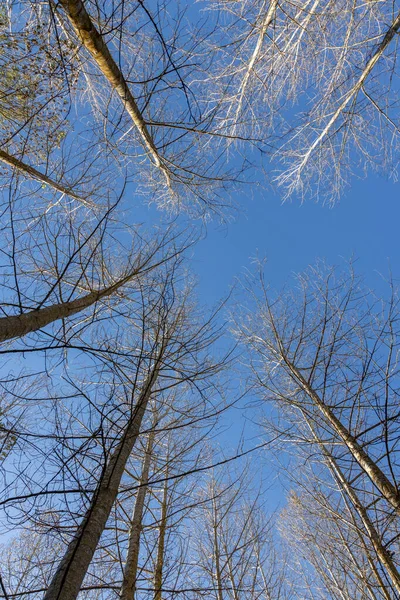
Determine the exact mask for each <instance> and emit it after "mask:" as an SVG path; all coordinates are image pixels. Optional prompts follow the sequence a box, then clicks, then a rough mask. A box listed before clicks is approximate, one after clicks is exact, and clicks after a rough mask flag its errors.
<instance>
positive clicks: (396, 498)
mask: <svg viewBox="0 0 400 600" xmlns="http://www.w3.org/2000/svg"><path fill="white" fill-rule="evenodd" d="M279 352H280V355H281V356H282V358H283V360H284V361H285V364H286V365H287V367H288V369H289V371H290V373H291V375H292V377H293V378H294V380H295V381H296V382H297V383H298V384H299V385H300V386H301V388H302V389H303V391H304V392H305V393H306V394H307V395H308V396H309V398H311V400H312V401H313V402H314V404H315V406H316V407H317V408H318V409H319V410H320V412H321V413H322V414H323V415H324V417H325V418H326V419H327V421H328V422H329V424H330V425H331V427H332V428H333V429H334V431H335V432H336V433H337V434H338V436H339V437H340V439H341V440H342V441H343V442H344V444H345V445H346V446H347V448H348V449H349V451H350V452H351V454H352V456H353V457H354V458H355V460H356V461H357V463H358V464H359V465H360V467H361V468H362V469H363V471H365V473H366V474H367V475H368V477H369V478H370V480H371V481H372V483H373V484H374V485H375V486H376V487H377V488H378V490H379V491H380V492H381V493H382V495H383V496H384V498H386V500H387V501H388V502H389V503H390V504H391V505H392V506H393V508H394V509H395V510H396V512H397V513H398V514H399V515H400V493H399V492H398V490H397V489H396V487H395V486H394V485H393V484H392V483H391V482H390V481H389V479H388V478H387V477H386V475H385V474H384V473H383V471H381V469H380V468H379V467H378V466H377V464H376V463H375V462H374V461H373V460H372V459H371V458H370V457H369V455H368V454H367V453H366V452H365V450H363V448H362V447H361V446H360V444H359V443H358V442H357V440H356V439H355V438H354V436H352V435H351V433H350V432H349V431H348V430H347V429H346V427H345V426H344V425H343V424H342V423H341V421H339V419H338V418H337V417H336V416H335V415H334V414H333V412H332V411H331V409H330V408H329V407H328V406H326V404H325V403H324V402H323V401H322V400H321V398H320V397H319V395H318V394H317V393H316V391H315V390H314V389H313V388H312V387H311V386H310V384H309V383H308V382H307V380H306V379H305V378H304V377H303V375H302V374H301V373H300V371H299V370H298V369H297V368H296V367H295V366H294V365H293V363H292V362H291V361H290V360H289V359H288V357H287V356H286V353H285V352H284V350H283V348H282V347H280V350H279Z"/></svg>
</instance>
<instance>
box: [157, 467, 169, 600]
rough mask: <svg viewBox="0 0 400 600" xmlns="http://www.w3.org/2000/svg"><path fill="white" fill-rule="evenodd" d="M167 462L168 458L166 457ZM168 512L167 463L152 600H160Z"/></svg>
mask: <svg viewBox="0 0 400 600" xmlns="http://www.w3.org/2000/svg"><path fill="white" fill-rule="evenodd" d="M167 460H168V457H167ZM167 510H168V462H167V468H166V471H165V483H164V491H163V499H162V505H161V520H160V527H159V534H158V548H157V562H156V568H155V570H154V600H162V592H161V590H162V584H163V568H164V554H165V534H166V531H167Z"/></svg>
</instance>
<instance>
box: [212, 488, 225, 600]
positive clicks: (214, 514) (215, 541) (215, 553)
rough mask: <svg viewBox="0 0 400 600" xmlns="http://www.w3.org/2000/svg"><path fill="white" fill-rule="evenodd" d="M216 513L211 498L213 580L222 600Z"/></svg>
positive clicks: (215, 507) (219, 598)
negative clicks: (213, 558)
mask: <svg viewBox="0 0 400 600" xmlns="http://www.w3.org/2000/svg"><path fill="white" fill-rule="evenodd" d="M217 520H218V512H217V505H216V502H215V498H213V534H214V557H215V578H216V580H217V597H218V600H223V596H222V574H221V556H220V548H219V540H218V523H217Z"/></svg>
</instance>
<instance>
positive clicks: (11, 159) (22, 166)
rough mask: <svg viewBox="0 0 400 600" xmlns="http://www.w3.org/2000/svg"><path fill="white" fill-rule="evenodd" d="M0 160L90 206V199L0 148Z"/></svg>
mask: <svg viewBox="0 0 400 600" xmlns="http://www.w3.org/2000/svg"><path fill="white" fill-rule="evenodd" d="M0 160H1V161H2V162H3V163H5V164H6V165H8V166H9V167H13V168H14V169H17V170H18V171H20V173H23V174H24V175H27V176H28V177H31V178H32V179H35V180H36V181H40V182H41V183H43V184H45V185H48V186H50V187H51V188H53V189H54V190H56V191H57V192H61V194H65V195H66V196H70V197H71V198H74V199H75V200H78V201H79V202H82V204H85V205H88V206H91V202H90V201H88V200H86V199H85V198H82V196H80V195H79V194H76V193H75V192H74V191H73V190H72V189H71V188H69V187H67V186H65V185H63V184H61V183H58V182H57V181H54V179H51V178H50V177H48V176H47V175H45V174H44V173H41V172H40V171H38V170H37V169H35V168H34V167H31V166H30V165H27V164H26V163H24V162H22V161H21V160H19V159H18V158H15V156H12V155H11V154H9V153H8V152H5V151H4V150H0Z"/></svg>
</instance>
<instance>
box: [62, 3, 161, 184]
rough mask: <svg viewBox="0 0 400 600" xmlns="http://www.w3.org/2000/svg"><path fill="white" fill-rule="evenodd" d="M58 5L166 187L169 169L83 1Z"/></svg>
mask: <svg viewBox="0 0 400 600" xmlns="http://www.w3.org/2000/svg"><path fill="white" fill-rule="evenodd" d="M60 4H61V6H62V7H63V8H64V10H65V12H66V13H67V15H68V18H69V20H70V22H71V24H72V26H73V27H74V29H75V31H76V33H77V35H78V37H79V39H80V40H81V42H82V44H83V45H84V47H85V48H86V49H87V50H88V51H89V52H90V54H91V55H92V57H93V58H94V60H95V61H96V64H97V66H98V67H99V69H100V71H101V72H102V74H103V75H104V77H105V78H106V79H107V81H108V82H109V84H110V85H111V87H112V88H113V89H114V90H115V91H116V92H117V94H118V96H119V97H120V99H121V101H122V103H123V105H124V108H125V110H126V111H127V112H128V114H129V116H130V117H131V119H132V121H133V124H134V125H135V127H136V129H137V131H138V132H139V135H140V137H141V140H142V142H143V144H144V146H145V148H146V149H147V152H148V153H149V155H150V157H151V159H152V161H153V162H154V164H155V165H156V166H157V167H158V168H159V169H160V170H161V171H162V173H163V174H164V176H165V179H166V181H167V184H168V186H169V187H170V185H171V181H170V172H169V170H168V168H167V166H166V165H165V162H164V160H163V158H162V157H161V156H160V153H159V151H158V149H157V148H156V145H155V143H154V140H153V138H152V136H151V134H150V132H149V130H148V128H147V125H146V122H145V120H144V118H143V115H142V113H141V112H140V110H139V107H138V105H137V103H136V100H135V98H134V97H133V95H132V93H131V91H130V90H129V87H128V84H127V83H126V80H125V78H124V76H123V74H122V72H121V70H120V68H119V67H118V65H117V63H116V62H115V60H114V59H113V57H112V56H111V53H110V51H109V49H108V47H107V44H106V43H105V42H104V40H103V37H102V35H101V34H100V33H99V32H98V31H97V29H96V27H95V26H94V24H93V22H92V20H91V18H90V15H89V14H88V12H87V11H86V9H85V6H84V3H83V2H82V0H60Z"/></svg>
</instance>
